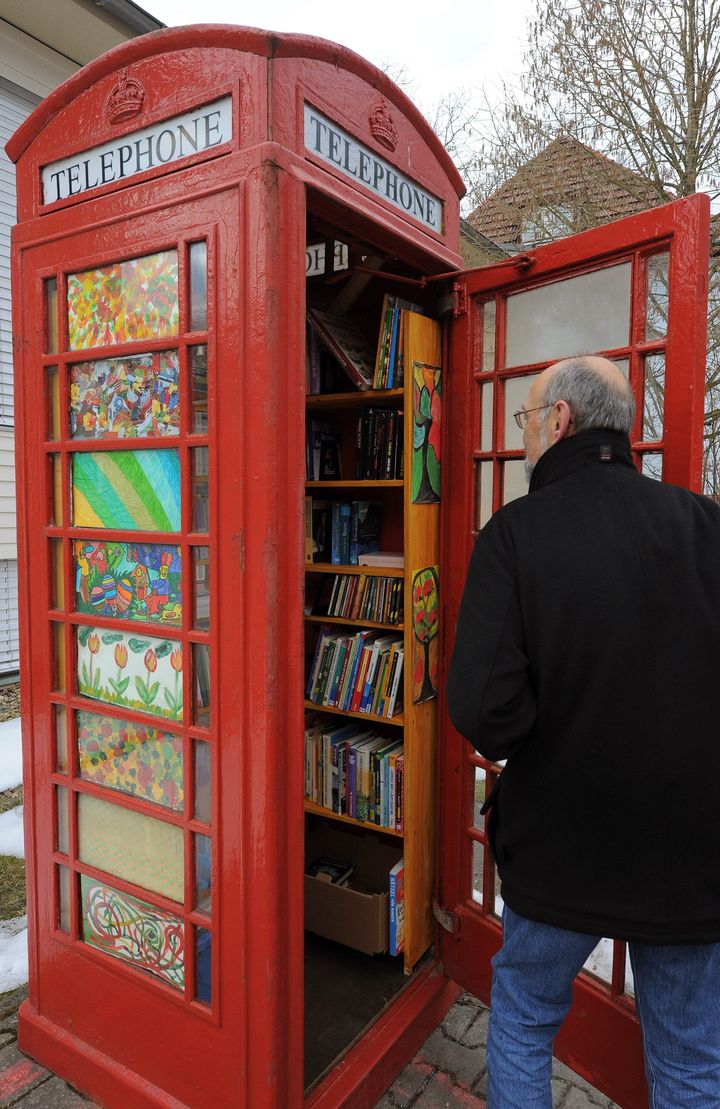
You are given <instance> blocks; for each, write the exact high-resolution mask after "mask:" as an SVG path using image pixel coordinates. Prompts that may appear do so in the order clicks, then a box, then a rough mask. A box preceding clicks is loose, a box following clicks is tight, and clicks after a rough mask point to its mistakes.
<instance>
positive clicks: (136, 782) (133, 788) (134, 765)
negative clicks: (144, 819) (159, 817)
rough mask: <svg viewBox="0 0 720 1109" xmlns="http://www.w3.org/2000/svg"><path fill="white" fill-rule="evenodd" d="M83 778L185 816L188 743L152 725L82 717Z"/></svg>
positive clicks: (79, 716)
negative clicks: (185, 770)
mask: <svg viewBox="0 0 720 1109" xmlns="http://www.w3.org/2000/svg"><path fill="white" fill-rule="evenodd" d="M76 721H77V745H78V764H79V768H80V777H81V778H82V779H83V780H84V781H86V782H94V783H95V785H98V786H103V787H104V788H105V789H115V790H118V791H119V792H120V793H129V794H130V795H131V796H133V797H140V798H141V799H142V800H143V801H152V802H153V803H154V804H157V805H162V806H163V808H166V809H172V810H173V811H174V812H182V808H183V742H182V737H181V736H178V735H172V734H171V733H170V732H166V731H162V730H161V729H160V728H154V727H151V726H150V725H146V724H135V723H131V722H129V721H125V720H116V719H115V718H114V717H112V716H99V715H98V714H97V713H94V712H78V713H77V717H76Z"/></svg>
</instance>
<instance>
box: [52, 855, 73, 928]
mask: <svg viewBox="0 0 720 1109" xmlns="http://www.w3.org/2000/svg"><path fill="white" fill-rule="evenodd" d="M55 869H56V871H57V891H58V927H59V928H60V929H61V931H63V932H69V931H70V871H69V870H68V868H67V867H66V866H58V867H56V868H55Z"/></svg>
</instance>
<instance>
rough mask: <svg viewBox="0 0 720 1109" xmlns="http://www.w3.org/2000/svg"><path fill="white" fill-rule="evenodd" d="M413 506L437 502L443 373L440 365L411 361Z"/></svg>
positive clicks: (438, 493) (438, 495)
mask: <svg viewBox="0 0 720 1109" xmlns="http://www.w3.org/2000/svg"><path fill="white" fill-rule="evenodd" d="M412 369H413V456H412V500H413V504H434V503H435V502H436V501H439V500H440V438H441V436H440V431H441V428H440V414H441V410H442V408H441V403H440V398H441V393H442V388H441V386H442V372H441V370H440V367H439V366H429V365H428V364H427V363H425V362H413V364H412Z"/></svg>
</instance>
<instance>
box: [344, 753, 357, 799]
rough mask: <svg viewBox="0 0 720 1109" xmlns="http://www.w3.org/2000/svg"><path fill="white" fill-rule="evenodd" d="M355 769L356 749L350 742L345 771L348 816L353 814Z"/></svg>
mask: <svg viewBox="0 0 720 1109" xmlns="http://www.w3.org/2000/svg"><path fill="white" fill-rule="evenodd" d="M356 770H357V751H356V750H355V748H354V747H353V745H352V744H349V745H348V771H347V805H346V812H347V815H348V816H352V817H354V816H355V782H356Z"/></svg>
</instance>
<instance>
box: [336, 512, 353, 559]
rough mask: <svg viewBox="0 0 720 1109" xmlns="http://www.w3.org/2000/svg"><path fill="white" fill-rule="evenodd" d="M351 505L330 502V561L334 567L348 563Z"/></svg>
mask: <svg viewBox="0 0 720 1109" xmlns="http://www.w3.org/2000/svg"><path fill="white" fill-rule="evenodd" d="M352 513H353V505H352V503H351V502H350V501H333V502H332V543H331V561H332V562H333V563H334V565H336V566H341V565H345V566H346V565H347V564H348V563H349V562H350V525H351V519H352Z"/></svg>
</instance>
